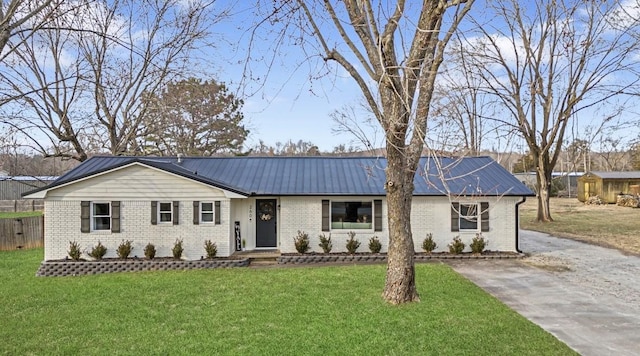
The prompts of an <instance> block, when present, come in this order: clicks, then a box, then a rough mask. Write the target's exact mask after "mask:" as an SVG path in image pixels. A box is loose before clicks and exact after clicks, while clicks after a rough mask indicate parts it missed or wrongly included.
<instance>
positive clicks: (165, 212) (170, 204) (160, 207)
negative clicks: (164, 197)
mask: <svg viewBox="0 0 640 356" xmlns="http://www.w3.org/2000/svg"><path fill="white" fill-rule="evenodd" d="M162 204H169V210H162ZM162 214H169V221H163V220H162ZM158 224H171V225H173V202H172V201H159V202H158Z"/></svg>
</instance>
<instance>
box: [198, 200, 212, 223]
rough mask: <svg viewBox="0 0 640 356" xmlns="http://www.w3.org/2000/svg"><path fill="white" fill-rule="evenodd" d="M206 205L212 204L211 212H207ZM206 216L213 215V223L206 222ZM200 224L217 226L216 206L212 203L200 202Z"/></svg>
mask: <svg viewBox="0 0 640 356" xmlns="http://www.w3.org/2000/svg"><path fill="white" fill-rule="evenodd" d="M204 204H211V210H205V209H204ZM204 214H211V221H205V220H204V219H203V217H204ZM200 223H201V224H215V223H216V204H215V203H214V202H212V201H201V202H200Z"/></svg>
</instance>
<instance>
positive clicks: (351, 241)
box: [347, 231, 360, 255]
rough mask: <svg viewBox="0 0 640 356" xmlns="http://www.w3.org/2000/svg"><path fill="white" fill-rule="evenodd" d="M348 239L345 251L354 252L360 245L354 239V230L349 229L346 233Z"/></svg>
mask: <svg viewBox="0 0 640 356" xmlns="http://www.w3.org/2000/svg"><path fill="white" fill-rule="evenodd" d="M348 235H349V239H348V240H347V251H349V253H350V254H352V255H353V254H355V253H356V250H357V249H358V247H360V241H358V240H356V233H355V232H354V231H349V233H348Z"/></svg>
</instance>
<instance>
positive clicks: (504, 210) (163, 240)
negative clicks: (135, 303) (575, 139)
mask: <svg viewBox="0 0 640 356" xmlns="http://www.w3.org/2000/svg"><path fill="white" fill-rule="evenodd" d="M385 167H386V159H385V158H380V157H224V158H220V157H184V158H183V157H92V158H90V159H89V160H87V161H85V162H83V163H82V164H80V165H79V166H77V167H76V168H74V169H72V170H71V171H69V172H68V173H67V174H65V175H63V176H61V177H60V178H59V179H58V180H56V181H55V182H53V183H52V184H50V185H48V186H46V187H44V188H40V189H38V190H35V191H33V192H31V193H29V194H28V195H27V196H26V197H27V198H34V199H44V205H45V208H44V217H45V239H44V240H45V260H54V259H64V258H65V257H66V256H67V250H68V248H69V242H70V241H76V242H78V243H79V244H80V245H81V246H82V248H84V249H86V250H90V249H91V247H92V246H95V245H96V244H97V242H98V241H101V242H102V244H104V245H105V246H106V247H107V248H108V252H107V257H115V256H116V248H117V246H118V245H119V244H120V242H121V241H122V240H131V241H133V245H134V250H133V254H132V255H137V256H143V249H144V247H145V245H146V244H147V243H153V244H154V245H155V246H156V249H157V256H159V257H161V256H171V248H172V247H173V244H174V243H175V241H176V239H182V240H183V241H184V249H185V250H184V255H183V256H184V258H186V259H200V258H201V256H203V255H205V251H204V247H203V244H204V241H206V240H211V241H213V242H215V243H216V244H217V247H218V255H219V256H230V255H232V254H233V253H235V252H236V251H239V250H240V249H241V248H242V246H241V245H242V243H243V242H244V243H246V248H247V249H248V250H254V249H256V250H258V249H277V250H279V251H280V252H282V253H290V252H296V250H295V246H294V241H293V238H294V237H295V236H296V235H297V233H298V231H304V232H306V233H308V234H309V237H310V239H311V244H310V245H311V249H312V250H313V251H317V252H321V251H322V250H321V248H320V247H319V246H318V243H319V238H318V236H319V235H321V234H325V235H326V236H329V234H330V236H331V239H332V242H333V246H334V249H333V251H335V252H339V251H346V248H345V245H346V240H347V234H348V233H349V232H350V231H354V232H356V239H358V240H359V241H360V242H362V246H361V247H360V251H367V250H368V249H367V243H368V241H369V239H370V238H371V237H373V236H377V237H378V238H379V239H380V241H381V242H382V245H383V249H382V252H386V249H387V246H388V237H389V230H388V227H387V204H386V197H385V194H386V192H385V190H384V184H385V173H384V169H385ZM414 183H415V191H414V197H413V207H412V212H411V224H412V232H413V238H414V244H415V248H416V251H420V250H421V245H422V241H423V240H424V238H425V237H426V235H427V233H431V234H433V238H434V240H435V241H436V242H437V244H438V248H437V250H436V251H443V250H447V244H448V243H450V242H451V240H452V239H453V237H455V236H457V235H459V236H460V237H461V238H462V240H463V241H464V242H465V243H467V245H468V243H469V242H470V241H471V239H472V237H474V236H475V235H476V233H482V234H483V236H485V237H486V238H488V240H489V246H488V248H489V249H490V250H494V251H518V205H519V204H520V203H522V202H524V200H525V197H526V196H532V195H533V193H532V192H531V190H529V189H528V188H527V187H526V186H525V185H524V184H522V183H521V182H520V181H518V180H517V179H516V178H515V177H513V175H511V174H510V173H509V172H508V171H507V170H505V169H504V168H502V167H501V166H500V165H499V164H498V163H497V162H495V161H494V160H493V159H491V158H489V157H462V158H443V157H437V158H436V157H424V158H422V159H421V161H420V166H419V169H418V172H417V173H416V176H415V180H414Z"/></svg>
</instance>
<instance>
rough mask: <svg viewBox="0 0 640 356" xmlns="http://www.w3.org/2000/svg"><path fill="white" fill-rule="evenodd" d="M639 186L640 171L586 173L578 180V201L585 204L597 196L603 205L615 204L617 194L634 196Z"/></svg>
mask: <svg viewBox="0 0 640 356" xmlns="http://www.w3.org/2000/svg"><path fill="white" fill-rule="evenodd" d="M639 185H640V171H629V172H597V171H592V172H587V173H585V174H584V175H582V176H581V177H580V178H578V200H580V201H581V202H585V201H586V200H587V199H589V197H592V196H596V195H597V196H599V197H600V199H602V201H604V202H605V203H609V204H615V203H616V201H617V199H618V194H634V193H636V191H637V189H638V186H639ZM634 188H635V190H634ZM636 194H637V193H636Z"/></svg>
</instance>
